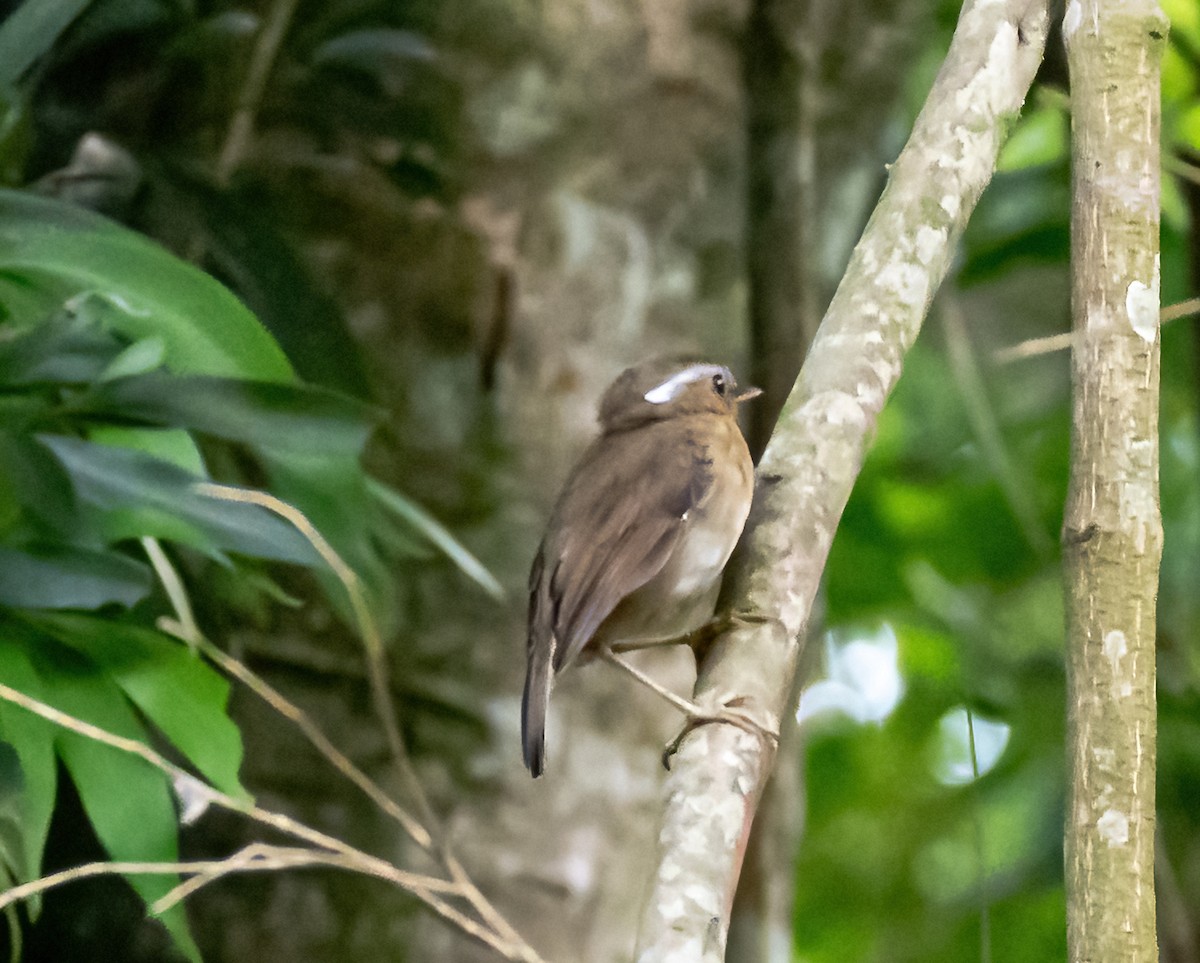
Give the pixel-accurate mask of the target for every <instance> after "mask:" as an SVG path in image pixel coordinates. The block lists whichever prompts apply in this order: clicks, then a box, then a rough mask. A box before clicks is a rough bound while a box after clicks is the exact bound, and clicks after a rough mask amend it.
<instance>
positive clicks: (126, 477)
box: [38, 435, 319, 565]
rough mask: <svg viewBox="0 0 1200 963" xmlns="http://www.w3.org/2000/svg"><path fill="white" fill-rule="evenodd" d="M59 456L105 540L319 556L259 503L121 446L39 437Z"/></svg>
mask: <svg viewBox="0 0 1200 963" xmlns="http://www.w3.org/2000/svg"><path fill="white" fill-rule="evenodd" d="M38 440H39V441H40V442H41V443H42V444H43V445H45V446H46V447H47V448H49V449H50V450H51V451H52V452H53V453H54V454H55V456H56V457H57V458H58V459H59V461H60V462H62V464H63V466H64V467H65V468H66V470H67V472H68V474H69V475H70V476H71V479H72V481H73V483H74V485H75V490H76V493H77V495H78V497H79V499H80V501H81V502H83V503H85V504H87V505H89V506H91V507H92V508H93V509H97V510H99V512H100V513H101V515H102V520H101V524H102V527H103V529H104V531H105V533H106V534H107V535H108V537H109V538H110V539H118V538H135V537H140V536H143V535H154V536H158V537H162V538H167V539H171V540H172V541H178V542H181V543H183V544H186V545H190V546H192V547H193V548H196V549H198V550H200V551H203V552H207V553H209V554H210V555H217V556H218V557H219V554H220V552H221V551H230V552H240V553H242V554H245V555H254V556H257V557H259V558H269V559H273V560H275V561H279V562H292V563H295V564H299V565H314V564H317V563H318V562H319V559H318V556H317V554H316V552H314V551H313V549H312V546H311V545H309V544H308V542H307V541H305V539H304V538H303V537H302V536H301V535H300V534H299V533H297V532H296V531H295V529H293V528H292V527H291V526H290V525H288V524H287V523H286V522H284V521H283V520H282V519H280V518H278V517H276V516H275V515H273V514H272V513H271V512H269V511H267V510H266V509H265V508H260V507H259V506H257V505H246V504H240V503H237V502H230V501H225V500H222V499H216V498H212V497H210V496H207V495H202V494H200V492H199V491H198V490H197V485H198V484H199V483H201V482H203V481H204V479H202V478H199V477H197V476H195V475H192V474H189V473H188V472H185V471H183V470H182V469H180V468H178V467H177V466H175V465H173V464H171V463H169V462H166V461H162V460H161V459H158V458H152V457H150V456H149V455H145V454H142V453H141V452H138V451H133V450H130V449H125V448H111V447H109V446H107V445H98V444H94V443H92V442H87V441H80V440H79V439H76V438H65V437H62V436H58V435H40V436H38Z"/></svg>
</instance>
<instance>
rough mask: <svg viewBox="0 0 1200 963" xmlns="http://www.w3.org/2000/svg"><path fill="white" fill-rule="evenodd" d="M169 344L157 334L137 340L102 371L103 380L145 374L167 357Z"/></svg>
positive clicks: (101, 378)
mask: <svg viewBox="0 0 1200 963" xmlns="http://www.w3.org/2000/svg"><path fill="white" fill-rule="evenodd" d="M166 355H167V346H166V345H165V344H164V343H163V339H162V338H160V337H158V336H157V335H155V336H153V337H149V338H142V339H141V340H140V341H135V342H134V343H133V344H131V345H130V346H129V347H128V348H126V349H125V350H124V351H122V352H121V353H120V354H119V355H117V356H116V357H115V358H113V359H112V361H110V362H109V363H108V364H107V365H106V366H105V368H104V370H103V371H101V372H100V380H101V381H115V380H116V379H117V378H128V377H130V376H131V375H140V374H145V373H146V372H148V371H153V370H154V369H155V368H157V367H159V366H161V365H162V363H163V361H164V360H165V359H166Z"/></svg>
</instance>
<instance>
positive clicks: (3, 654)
mask: <svg viewBox="0 0 1200 963" xmlns="http://www.w3.org/2000/svg"><path fill="white" fill-rule="evenodd" d="M28 636H29V631H28V630H27V629H25V628H24V627H23V626H19V625H16V624H15V623H13V622H11V621H10V620H8V619H5V620H4V621H3V622H0V682H3V683H4V684H5V685H7V686H9V687H10V688H12V689H16V690H17V691H18V692H21V693H23V694H24V695H28V696H32V697H33V698H40V697H41V692H42V685H41V681H40V680H39V679H38V676H37V673H36V672H35V671H34V668H33V666H32V664H31V663H30V661H29V657H28V655H27V654H26V649H25V646H24V644H23V643H22V642H21V641H20V638H21V637H24V638H28ZM55 733H56V729H55V727H54V726H53V725H51V724H50V723H49V722H47V721H46V720H44V719H42V718H40V717H39V716H35V715H34V714H33V713H31V712H28V711H26V710H25V709H22V708H19V707H18V706H16V705H14V704H13V703H11V702H8V701H6V700H0V739H2V740H3V741H5V742H7V743H9V744H10V745H11V746H12V747H13V748H14V749H15V750H16V752H17V757H18V758H19V759H20V762H21V779H22V790H21V824H20V825H21V833H22V836H23V849H24V854H25V859H26V863H25V866H24V867H23V868H22V871H21V879H22V880H23V881H27V880H30V879H35V878H37V877H38V876H40V875H41V871H42V851H43V850H44V849H45V846H46V834H47V833H48V832H49V830H50V816H51V813H52V812H53V811H54V797H55V794H56V792H57V789H58V768H57V765H56V763H55V760H54V738H55ZM31 905H32V907H33V909H34V911H35V912H36V910H37V908H38V906H39V903H33V904H31Z"/></svg>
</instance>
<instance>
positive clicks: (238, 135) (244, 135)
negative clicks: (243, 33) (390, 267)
mask: <svg viewBox="0 0 1200 963" xmlns="http://www.w3.org/2000/svg"><path fill="white" fill-rule="evenodd" d="M298 2H299V0H276V2H275V3H274V4H272V6H271V11H270V13H269V14H268V16H267V22H266V23H265V24H263V27H262V29H261V30H260V31H259V34H258V40H257V42H256V43H255V44H254V51H253V53H251V55H250V67H249V69H248V70H247V71H246V82H245V83H244V84H243V85H242V89H241V92H240V93H239V95H238V99H237V106H236V107H235V108H234V112H233V117H232V119H231V120H230V122H229V131H228V133H226V135H225V143H224V144H223V145H222V146H221V153H220V156H219V157H218V158H217V170H216V175H217V183H218V184H221V185H228V184H229V180H230V178H231V177H233V172H234V171H235V170H237V168H238V165H240V164H241V162H242V158H243V157H244V156H245V154H246V149H247V147H248V146H249V144H250V138H251V136H252V135H253V134H254V123H255V119H256V117H257V115H258V108H259V106H260V105H261V104H262V99H263V94H264V93H265V92H266V89H267V78H268V77H269V76H270V75H271V68H272V67H273V66H274V65H275V59H276V57H278V55H279V48H280V47H281V46H282V44H283V38H284V36H285V35H286V34H287V31H288V27H289V26H290V24H291V22H292V17H293V16H295V13H296V7H297V5H298Z"/></svg>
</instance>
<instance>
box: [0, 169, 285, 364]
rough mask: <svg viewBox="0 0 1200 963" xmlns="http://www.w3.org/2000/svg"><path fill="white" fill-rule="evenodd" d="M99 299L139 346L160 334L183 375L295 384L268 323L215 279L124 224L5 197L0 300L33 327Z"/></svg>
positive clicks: (0, 197) (1, 201)
mask: <svg viewBox="0 0 1200 963" xmlns="http://www.w3.org/2000/svg"><path fill="white" fill-rule="evenodd" d="M87 292H93V293H95V294H97V295H100V296H102V297H103V298H104V299H106V300H107V301H109V302H110V303H111V304H112V305H113V306H114V307H116V308H117V309H118V310H117V311H116V312H115V313H114V316H113V318H114V320H113V323H114V324H115V325H119V330H120V331H121V333H122V334H124V335H125V336H126V337H128V338H130V339H132V340H135V341H136V340H139V339H142V338H149V337H159V338H161V339H162V341H163V343H164V344H165V345H166V356H167V360H168V362H169V363H170V365H171V367H172V368H173V369H174V370H176V371H179V372H181V373H189V372H194V373H204V374H213V375H224V376H228V377H244V378H256V379H260V380H266V381H290V380H291V379H292V372H291V367H290V366H289V365H288V362H287V360H286V359H285V357H284V355H283V352H282V351H280V349H279V347H278V346H277V345H276V344H275V342H274V341H273V340H272V338H271V337H270V335H269V334H267V332H266V331H265V330H264V329H263V327H262V325H261V324H259V322H258V320H257V319H256V318H255V317H254V315H252V314H251V313H250V312H249V311H247V310H246V308H245V307H244V306H243V305H242V303H241V302H240V301H238V299H237V298H235V297H234V296H233V295H232V294H231V293H230V292H229V291H228V290H227V289H226V288H224V287H223V286H222V285H220V284H219V283H217V282H216V281H215V280H213V279H212V278H211V277H209V276H208V275H207V274H205V273H204V272H202V271H199V270H197V269H196V268H194V267H192V266H191V265H189V264H187V263H185V262H184V261H181V260H179V259H178V258H176V257H174V256H172V255H171V254H169V253H168V252H167V251H165V250H164V249H162V248H161V247H159V246H158V245H156V244H154V243H153V242H151V241H148V240H146V238H144V237H142V236H141V235H139V234H135V233H134V232H133V231H129V230H126V229H125V228H123V227H120V226H119V225H117V224H116V223H114V222H112V221H109V220H107V219H106V218H103V217H101V216H99V215H98V214H93V213H91V212H90V211H85V210H82V209H80V208H76V207H73V206H71V205H69V204H65V203H62V202H59V201H54V200H50V199H48V198H44V197H36V196H34V195H31V194H24V193H20V192H18V191H8V190H0V300H3V301H8V302H9V303H10V311H12V314H13V318H14V320H18V321H20V322H21V323H24V324H30V323H33V322H35V321H36V320H39V319H40V318H42V317H44V316H45V315H46V314H48V313H50V312H51V311H53V310H55V309H56V308H58V307H59V306H60V305H61V304H62V303H63V302H65V301H66V300H68V299H69V298H73V297H76V296H78V295H80V294H83V293H87Z"/></svg>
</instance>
